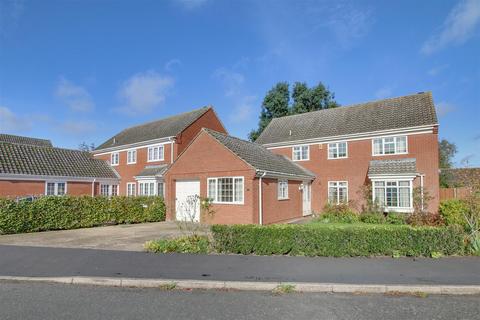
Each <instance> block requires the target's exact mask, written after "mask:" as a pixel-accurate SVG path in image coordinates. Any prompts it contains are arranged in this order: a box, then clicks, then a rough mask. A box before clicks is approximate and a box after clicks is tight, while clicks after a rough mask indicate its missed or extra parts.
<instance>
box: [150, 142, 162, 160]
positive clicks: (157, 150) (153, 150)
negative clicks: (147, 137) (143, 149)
mask: <svg viewBox="0 0 480 320" xmlns="http://www.w3.org/2000/svg"><path fill="white" fill-rule="evenodd" d="M147 159H148V160H147V161H149V162H150V161H162V160H163V159H164V148H163V145H158V146H152V147H148V158H147Z"/></svg>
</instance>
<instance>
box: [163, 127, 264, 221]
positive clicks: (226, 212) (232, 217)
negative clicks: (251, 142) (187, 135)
mask: <svg viewBox="0 0 480 320" xmlns="http://www.w3.org/2000/svg"><path fill="white" fill-rule="evenodd" d="M233 176H243V177H244V204H243V205H241V204H213V205H212V210H213V211H214V212H215V213H214V215H213V217H210V218H209V217H205V216H202V217H201V221H202V222H205V223H221V224H233V223H254V222H255V221H256V216H255V212H256V205H255V204H256V202H255V201H256V199H257V198H256V196H255V193H256V190H257V189H256V184H255V183H254V181H255V177H254V176H255V170H253V168H251V167H250V166H249V165H247V164H246V163H245V162H243V161H242V160H241V159H239V158H238V157H237V156H235V155H234V154H233V153H231V152H230V151H229V150H228V149H226V148H225V147H224V146H222V145H221V144H220V143H218V142H217V141H216V140H215V139H214V138H212V137H211V136H210V135H208V134H207V133H206V132H203V133H201V134H200V135H199V136H198V137H197V138H196V140H195V141H194V142H193V143H192V144H191V145H190V147H189V148H188V149H187V150H186V151H185V152H184V153H183V154H182V155H181V156H180V157H179V158H178V159H177V161H175V163H174V164H173V166H172V167H171V168H170V169H169V170H168V172H167V173H166V175H165V183H166V194H165V198H166V204H167V219H168V220H174V219H175V182H176V180H182V179H189V180H200V196H201V197H206V196H207V178H209V177H210V178H213V177H233Z"/></svg>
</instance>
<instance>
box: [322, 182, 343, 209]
mask: <svg viewBox="0 0 480 320" xmlns="http://www.w3.org/2000/svg"><path fill="white" fill-rule="evenodd" d="M334 183H335V184H336V185H335V186H332V188H336V189H337V199H336V201H335V202H331V201H330V184H334ZM340 183H345V184H346V186H339V184H340ZM340 188H346V189H347V192H345V195H346V196H347V199H346V200H345V202H340V192H339V189H340ZM327 201H328V203H330V204H337V205H338V204H342V203H348V181H328V188H327Z"/></svg>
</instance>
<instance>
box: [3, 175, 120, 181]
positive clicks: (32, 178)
mask: <svg viewBox="0 0 480 320" xmlns="http://www.w3.org/2000/svg"><path fill="white" fill-rule="evenodd" d="M0 180H20V181H22V180H23V181H66V182H94V181H95V182H118V181H119V179H115V178H96V177H69V176H45V175H30V174H0Z"/></svg>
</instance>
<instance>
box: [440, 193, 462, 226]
mask: <svg viewBox="0 0 480 320" xmlns="http://www.w3.org/2000/svg"><path fill="white" fill-rule="evenodd" d="M467 210H468V208H467V205H466V204H465V202H463V201H462V200H458V199H452V200H446V201H442V202H441V203H440V207H439V213H440V215H441V216H442V218H443V220H444V221H445V224H446V225H447V226H451V225H455V224H456V225H460V226H463V227H464V228H465V227H466V226H467V222H466V220H465V216H464V213H465V212H467Z"/></svg>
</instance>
